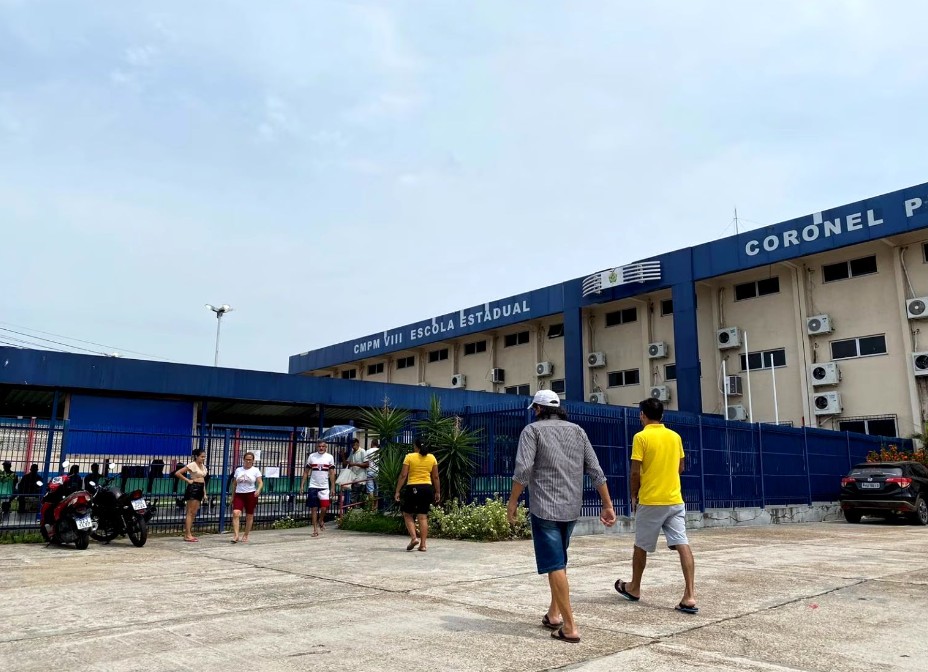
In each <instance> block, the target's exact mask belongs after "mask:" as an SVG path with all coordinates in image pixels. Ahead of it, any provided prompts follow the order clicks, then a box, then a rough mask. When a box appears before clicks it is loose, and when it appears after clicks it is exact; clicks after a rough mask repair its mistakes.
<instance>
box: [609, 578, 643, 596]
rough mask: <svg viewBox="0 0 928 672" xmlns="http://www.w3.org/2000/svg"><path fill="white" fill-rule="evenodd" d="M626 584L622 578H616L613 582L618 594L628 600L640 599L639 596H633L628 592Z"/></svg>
mask: <svg viewBox="0 0 928 672" xmlns="http://www.w3.org/2000/svg"><path fill="white" fill-rule="evenodd" d="M627 588H628V584H627V583H625V582H624V581H623V580H622V579H617V580H616V582H615V589H616V591H618V593H619V595H621V596H622V597H624V598H625V599H626V600H628V601H629V602H637V601H638V600H640V599H641V596H640V595H639V596H638V597H635V596H634V595H632V594H631V593H630V592H628V589H627Z"/></svg>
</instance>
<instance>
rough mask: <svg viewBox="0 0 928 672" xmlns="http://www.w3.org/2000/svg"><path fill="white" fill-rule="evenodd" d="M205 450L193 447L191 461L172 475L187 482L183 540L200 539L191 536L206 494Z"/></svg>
mask: <svg viewBox="0 0 928 672" xmlns="http://www.w3.org/2000/svg"><path fill="white" fill-rule="evenodd" d="M206 474H207V469H206V450H205V449H203V448H194V449H193V462H191V463H190V464H185V465H184V466H182V467H181V468H180V469H178V470H177V471H175V472H174V476H176V477H177V478H179V479H181V480H182V481H184V482H185V483H187V489H186V490H185V491H184V500H185V501H186V503H187V515H186V517H185V518H184V541H200V540H199V539H197V538H196V537H195V536H193V519H194V518H196V516H197V511H199V509H200V502H202V501H203V498H204V497H205V496H206Z"/></svg>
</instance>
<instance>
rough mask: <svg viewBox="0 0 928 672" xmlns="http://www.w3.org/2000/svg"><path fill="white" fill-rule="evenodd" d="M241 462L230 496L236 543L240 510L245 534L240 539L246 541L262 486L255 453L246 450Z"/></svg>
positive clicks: (236, 541) (233, 537) (262, 482)
mask: <svg viewBox="0 0 928 672" xmlns="http://www.w3.org/2000/svg"><path fill="white" fill-rule="evenodd" d="M242 462H244V466H241V467H238V468H237V469H236V470H235V474H234V476H233V479H234V480H235V494H234V495H233V497H232V532H233V533H234V534H233V535H232V543H233V544H237V543H238V541H239V538H238V527H239V519H240V518H241V517H242V511H244V512H245V534H244V535H242V541H248V533H249V532H251V526H252V525H253V524H254V522H255V507H256V506H257V505H258V496H259V495H260V494H261V489H262V488H263V487H264V481H263V480H262V479H261V470H260V469H258V467H256V466H255V454H254V453H252V452H251V451H248V452H247V453H245V456H244V457H243V458H242Z"/></svg>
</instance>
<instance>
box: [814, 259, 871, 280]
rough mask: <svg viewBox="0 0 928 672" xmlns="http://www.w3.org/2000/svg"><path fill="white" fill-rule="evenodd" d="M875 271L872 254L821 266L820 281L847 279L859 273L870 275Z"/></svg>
mask: <svg viewBox="0 0 928 672" xmlns="http://www.w3.org/2000/svg"><path fill="white" fill-rule="evenodd" d="M876 272H877V268H876V255H872V256H869V257H861V258H860V259H851V260H850V261H842V262H839V263H837V264H826V265H825V266H822V281H823V282H834V281H835V280H847V279H848V278H856V277H858V276H861V275H872V274H874V273H876Z"/></svg>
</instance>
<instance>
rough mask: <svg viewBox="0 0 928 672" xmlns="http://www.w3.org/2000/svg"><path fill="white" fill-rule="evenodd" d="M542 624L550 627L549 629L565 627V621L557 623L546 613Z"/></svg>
mask: <svg viewBox="0 0 928 672" xmlns="http://www.w3.org/2000/svg"><path fill="white" fill-rule="evenodd" d="M541 624H542V625H543V626H545V627H546V628H548V629H549V630H560V629H561V628H562V627H564V621H561V622H560V623H555V622H554V621H552V620H551V619H550V618H548V614H545V615H544V616H543V617H542V619H541Z"/></svg>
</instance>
